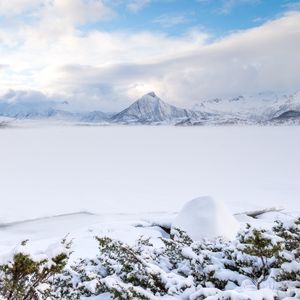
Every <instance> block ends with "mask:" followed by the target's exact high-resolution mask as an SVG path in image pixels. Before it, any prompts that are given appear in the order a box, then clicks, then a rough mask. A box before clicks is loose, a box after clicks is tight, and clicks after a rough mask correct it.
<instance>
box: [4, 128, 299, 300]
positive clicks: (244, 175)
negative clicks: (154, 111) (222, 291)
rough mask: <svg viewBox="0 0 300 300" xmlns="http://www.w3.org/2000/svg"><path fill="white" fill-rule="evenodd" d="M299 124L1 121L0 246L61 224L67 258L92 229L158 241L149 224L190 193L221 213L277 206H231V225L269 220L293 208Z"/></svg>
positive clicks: (36, 245) (47, 241)
mask: <svg viewBox="0 0 300 300" xmlns="http://www.w3.org/2000/svg"><path fill="white" fill-rule="evenodd" d="M299 134H300V127H192V128H191V127H188V128H185V127H117V126H115V127H78V126H51V127H50V126H49V127H47V126H46V125H45V124H44V125H43V126H42V127H40V128H34V127H32V125H31V124H30V123H27V125H26V127H24V128H22V125H21V124H18V126H16V127H14V128H6V127H4V129H2V130H0V155H1V169H0V204H1V210H0V255H4V256H5V255H6V254H7V253H10V252H11V250H12V249H13V248H14V247H17V246H18V244H19V243H20V242H21V241H22V240H25V239H29V243H28V251H30V252H31V253H40V252H39V251H44V250H45V249H49V245H51V244H57V243H58V242H59V241H60V240H61V239H62V238H63V237H65V236H66V234H68V233H69V238H70V239H73V247H72V250H74V252H73V254H72V257H71V262H72V261H73V260H75V259H76V258H78V257H85V258H88V257H90V258H93V257H95V255H96V254H97V253H98V247H97V242H96V240H95V239H94V237H95V236H100V237H101V236H109V237H111V238H114V239H119V240H121V241H124V242H125V243H128V244H129V245H132V244H133V243H135V241H136V240H137V239H138V238H139V237H140V236H143V237H145V238H148V237H150V238H151V242H152V243H153V244H154V245H158V244H159V243H160V242H161V241H160V239H159V238H160V237H163V236H165V234H166V233H165V232H164V230H163V229H162V228H160V227H159V226H156V225H157V224H161V225H162V226H165V227H168V226H169V225H170V224H171V223H172V222H173V220H174V218H175V217H176V213H174V212H176V211H179V210H180V208H181V207H182V206H183V205H184V204H185V203H186V202H187V201H188V200H190V199H193V198H195V197H198V196H200V195H211V196H213V197H214V198H215V199H219V200H221V201H223V202H224V203H225V204H226V206H228V207H229V208H230V212H231V213H232V212H234V213H241V212H243V211H251V210H253V211H254V210H258V209H265V208H268V207H274V206H275V207H277V206H278V207H284V208H285V211H284V212H281V211H276V212H266V213H264V214H261V215H259V216H258V217H257V219H254V218H251V217H249V216H247V215H245V214H239V215H237V216H236V218H237V219H238V221H239V223H240V226H244V225H245V224H246V223H251V224H254V225H257V226H259V227H265V228H269V227H270V226H272V224H273V221H274V219H283V220H285V219H289V218H290V215H293V216H294V215H299V212H300V201H299V195H300V181H299V169H300V168H299V167H300V156H299V153H300V140H299V138H298V137H299ZM59 214H64V215H60V216H59ZM45 216H49V217H46V218H45ZM30 219H31V220H30ZM24 220H25V221H24ZM26 220H27V221H26ZM241 292H242V293H243V294H245V297H246V298H248V299H249V298H250V299H262V298H264V299H269V298H268V297H270V299H272V291H271V290H266V291H265V290H263V291H262V293H266V294H264V295H262V297H257V298H256V296H254V294H252V292H251V291H247V290H246V289H245V290H243V291H241ZM228 293H229V292H228ZM232 293H233V294H232V295H230V296H234V297H237V295H235V294H234V293H235V292H234V291H233V292H232ZM211 296H212V298H211V299H217V295H214V294H212V295H211ZM89 299H95V300H96V299H97V300H104V299H106V300H107V299H110V298H109V295H107V294H106V295H101V296H99V297H94V298H89ZM165 299H167V297H166V298H165ZM169 299H171V298H170V297H169ZM173 299H174V298H173ZM239 299H241V298H239Z"/></svg>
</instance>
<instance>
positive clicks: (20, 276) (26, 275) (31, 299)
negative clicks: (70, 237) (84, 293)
mask: <svg viewBox="0 0 300 300" xmlns="http://www.w3.org/2000/svg"><path fill="white" fill-rule="evenodd" d="M26 244H27V241H24V242H22V243H21V245H20V247H19V248H18V249H15V251H14V252H13V253H12V255H10V257H8V258H7V259H6V260H5V262H4V263H3V264H1V265H0V295H1V296H2V297H3V298H4V299H6V300H41V299H79V295H78V294H77V293H76V290H74V286H73V284H72V276H71V274H69V273H68V272H67V271H66V270H65V267H66V264H67V262H68V259H69V256H70V247H71V243H70V242H68V241H66V239H64V240H62V242H61V243H60V244H59V245H56V247H51V248H49V249H48V251H47V252H44V253H38V254H32V253H30V251H28V249H27V247H26Z"/></svg>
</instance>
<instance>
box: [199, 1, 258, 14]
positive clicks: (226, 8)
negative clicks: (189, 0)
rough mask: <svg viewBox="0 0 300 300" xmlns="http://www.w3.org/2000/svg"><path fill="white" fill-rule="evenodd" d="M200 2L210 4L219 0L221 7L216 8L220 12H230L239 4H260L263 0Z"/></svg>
mask: <svg viewBox="0 0 300 300" xmlns="http://www.w3.org/2000/svg"><path fill="white" fill-rule="evenodd" d="M197 2H198V3H200V4H209V3H213V2H218V4H219V8H218V9H217V10H216V12H217V13H219V14H230V13H231V11H232V10H233V9H234V8H235V7H236V6H238V5H249V4H258V3H260V2H261V0H197Z"/></svg>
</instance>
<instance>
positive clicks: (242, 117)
mask: <svg viewBox="0 0 300 300" xmlns="http://www.w3.org/2000/svg"><path fill="white" fill-rule="evenodd" d="M193 109H194V110H196V111H201V112H205V113H212V114H215V115H216V116H218V117H217V118H216V119H215V121H216V122H218V123H222V122H221V121H222V120H223V121H224V122H229V123H230V120H232V121H233V123H235V122H237V123H240V122H245V123H248V124H257V123H259V124H264V123H271V122H277V120H278V119H277V118H279V119H280V120H282V119H285V120H289V121H291V120H292V119H293V120H296V119H297V118H296V117H295V116H293V118H291V117H288V116H289V114H287V115H285V113H287V112H289V111H291V112H292V111H300V92H295V93H274V92H263V93H258V94H252V95H239V96H237V97H227V98H226V97H225V98H215V99H209V100H203V101H201V102H200V103H198V104H196V105H194V106H193ZM281 115H282V116H281ZM280 116H281V117H280ZM282 122H284V121H282Z"/></svg>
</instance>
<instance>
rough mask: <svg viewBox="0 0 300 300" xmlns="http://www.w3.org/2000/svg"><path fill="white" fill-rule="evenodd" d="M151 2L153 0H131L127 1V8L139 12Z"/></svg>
mask: <svg viewBox="0 0 300 300" xmlns="http://www.w3.org/2000/svg"><path fill="white" fill-rule="evenodd" d="M150 2H151V0H129V1H128V3H127V8H128V9H129V10H131V11H133V12H138V11H140V10H141V9H143V8H144V7H145V6H147V5H148V4H149V3H150Z"/></svg>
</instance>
